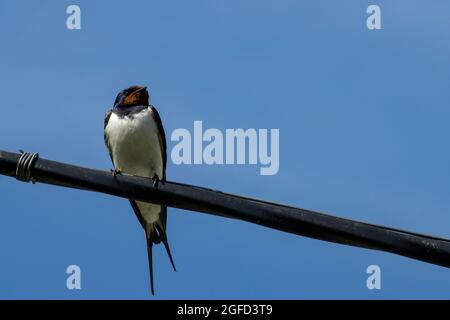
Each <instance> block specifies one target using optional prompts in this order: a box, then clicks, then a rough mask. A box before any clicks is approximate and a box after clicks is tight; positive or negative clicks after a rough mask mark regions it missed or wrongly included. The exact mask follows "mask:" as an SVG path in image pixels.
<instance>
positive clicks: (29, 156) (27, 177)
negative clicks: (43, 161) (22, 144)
mask: <svg viewBox="0 0 450 320" xmlns="http://www.w3.org/2000/svg"><path fill="white" fill-rule="evenodd" d="M20 152H21V153H22V155H21V156H20V158H19V161H18V162H17V167H16V179H17V180H20V181H24V182H30V181H31V182H33V183H36V180H35V179H34V177H33V176H32V174H31V168H32V167H33V164H34V162H35V161H36V160H37V159H39V153H30V152H24V151H22V150H20Z"/></svg>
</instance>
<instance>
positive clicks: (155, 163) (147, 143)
mask: <svg viewBox="0 0 450 320" xmlns="http://www.w3.org/2000/svg"><path fill="white" fill-rule="evenodd" d="M104 139H105V144H106V147H107V148H108V150H109V155H110V156H111V160H112V162H113V165H114V170H112V172H113V174H114V176H115V175H117V174H121V173H124V174H130V175H135V176H141V177H148V178H151V179H152V180H153V183H154V184H155V185H156V186H157V184H158V182H160V181H162V182H164V181H165V179H166V163H167V153H166V149H167V146H166V137H165V133H164V128H163V125H162V122H161V118H160V116H159V114H158V111H157V110H156V108H155V107H154V106H152V105H150V104H149V94H148V91H147V87H140V86H132V87H129V88H127V89H125V90H122V91H121V92H120V93H119V94H118V95H117V98H116V100H115V101H114V106H113V108H112V109H111V110H110V111H108V112H107V113H106V115H105V122H104ZM130 204H131V207H132V208H133V211H134V213H135V214H136V217H137V218H138V220H139V222H140V224H141V226H142V227H143V228H144V231H145V236H146V240H147V254H148V264H149V271H150V286H151V292H152V294H155V290H154V284H153V262H152V246H153V244H158V243H160V242H162V243H163V244H164V246H165V248H166V251H167V255H168V256H169V259H170V263H171V264H172V267H173V269H174V270H175V271H176V269H175V264H174V262H173V258H172V254H171V252H170V247H169V242H168V241H167V234H166V223H167V207H166V206H162V205H157V204H150V203H146V202H140V201H134V200H130Z"/></svg>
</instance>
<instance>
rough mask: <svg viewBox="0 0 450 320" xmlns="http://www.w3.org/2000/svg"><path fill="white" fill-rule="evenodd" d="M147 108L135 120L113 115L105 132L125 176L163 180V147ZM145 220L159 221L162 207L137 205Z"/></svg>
mask: <svg viewBox="0 0 450 320" xmlns="http://www.w3.org/2000/svg"><path fill="white" fill-rule="evenodd" d="M151 112H152V111H151V109H150V108H146V109H144V110H142V111H141V112H140V113H136V114H133V115H132V117H128V116H125V117H119V116H118V115H116V114H115V113H112V114H111V117H110V118H109V121H108V125H107V126H106V128H105V133H106V135H107V137H108V141H109V145H110V147H111V153H112V158H113V161H114V165H115V167H116V168H119V169H121V170H122V172H123V173H126V174H131V175H135V176H141V177H149V178H151V177H153V175H154V174H155V173H156V174H157V175H158V177H160V178H162V177H163V163H162V161H163V160H162V154H161V147H160V143H159V139H158V126H157V125H156V122H155V121H154V119H153V117H152V115H151ZM136 203H137V205H138V207H139V209H140V211H141V213H142V215H143V216H144V219H145V221H146V222H147V223H148V224H151V223H154V222H156V221H157V220H158V218H159V212H160V206H159V205H153V204H149V203H145V202H140V201H137V202H136Z"/></svg>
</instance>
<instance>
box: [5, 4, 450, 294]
mask: <svg viewBox="0 0 450 320" xmlns="http://www.w3.org/2000/svg"><path fill="white" fill-rule="evenodd" d="M371 3H375V4H378V5H380V7H381V10H382V30H379V31H369V30H367V28H366V22H365V20H366V17H367V14H366V8H367V6H368V5H369V4H371ZM69 4H79V5H80V6H81V10H82V29H81V30H74V31H69V30H68V29H67V28H66V17H67V14H66V12H65V11H66V7H67V6H68V5H69ZM449 30H450V4H449V3H448V2H446V1H406V0H403V1H370V2H369V1H317V0H314V1H312V0H310V1H234V0H233V1H230V0H226V1H225V0H220V1H219V0H217V1H206V0H205V1H197V0H194V1H164V2H163V1H153V2H150V1H39V2H37V1H12V0H9V1H1V2H0V39H1V50H0V71H1V72H0V88H1V89H0V90H1V100H0V101H1V105H0V108H1V109H0V110H1V117H0V148H1V149H4V150H9V151H17V150H18V149H25V150H28V151H36V152H39V153H40V154H41V156H42V157H44V158H49V159H54V160H58V161H63V162H70V163H73V164H78V165H83V166H88V167H93V168H100V169H105V170H108V169H109V168H110V167H111V164H110V160H109V156H108V154H107V151H106V149H105V147H104V145H103V115H104V113H105V111H106V110H107V109H109V108H110V107H111V104H112V102H113V100H114V98H115V96H116V94H117V92H118V91H119V90H121V89H122V88H124V87H126V86H129V85H131V84H143V85H147V86H148V87H149V89H150V94H151V96H152V103H153V104H154V105H155V106H156V107H157V108H158V110H159V112H160V114H161V117H162V119H163V121H164V125H165V128H166V132H167V135H170V133H171V132H172V131H173V130H174V129H176V128H188V129H191V128H192V126H193V121H194V120H202V121H203V125H204V127H206V128H209V127H214V128H219V129H221V130H225V129H226V128H240V127H241V128H279V129H280V140H281V141H280V171H279V173H278V174H277V175H275V176H260V175H259V169H258V168H257V167H255V166H207V165H196V166H194V165H191V166H189V165H181V166H176V165H174V164H173V163H171V161H169V164H168V173H167V175H168V179H169V180H174V181H180V182H184V183H190V184H197V185H201V186H207V187H212V188H215V189H219V190H223V191H227V192H233V193H237V194H242V195H248V196H252V197H257V198H262V199H267V200H272V201H276V202H281V203H286V204H290V205H294V206H299V207H304V208H309V209H313V210H317V211H323V212H327V213H331V214H335V215H339V216H344V217H348V218H352V219H357V220H362V221H368V222H371V223H376V224H384V225H388V226H394V227H398V228H403V229H409V230H413V231H417V232H422V233H428V234H434V235H438V236H443V237H450V227H449V226H450V197H449V190H450V182H449V181H450V169H449V163H450V148H449V143H448V137H449V136H450V126H449V125H448V123H449V118H450V90H449V81H450V80H449V76H450V36H449ZM172 146H173V143H170V142H169V149H171V147H172ZM0 197H1V204H2V206H1V209H0V213H1V223H0V256H1V262H0V298H8V299H14V298H44V299H46V298H58V299H60V298H61V299H66V298H68V299H72V298H82V299H91V298H114V299H115V298H125V299H128V298H138V299H147V298H151V299H153V298H155V299H164V298H189V299H190V298H289V299H297V298H302V299H303V298H307V299H309V298H369V299H380V298H450V271H449V270H448V269H445V268H441V267H438V266H433V265H430V264H426V263H422V262H417V261H414V260H411V259H407V258H403V257H399V256H395V255H392V254H387V253H382V252H376V251H368V250H363V249H359V248H352V247H346V246H340V245H336V244H330V243H326V242H321V241H316V240H311V239H307V238H303V237H298V236H294V235H290V234H286V233H282V232H279V231H273V230H270V229H267V228H263V227H259V226H256V225H252V224H249V223H245V222H240V221H233V220H228V219H223V218H220V217H213V216H208V215H204V214H199V213H194V212H187V211H182V210H176V209H170V210H169V219H168V234H169V237H170V242H171V246H172V252H173V254H174V258H175V262H176V265H177V267H178V272H176V273H174V272H173V271H172V270H171V268H170V264H169V261H168V259H167V257H166V254H165V252H164V250H163V248H162V247H157V249H156V250H155V258H154V260H155V281H156V293H157V295H156V296H155V297H152V296H151V295H150V294H149V279H148V268H147V257H146V250H145V241H144V235H143V231H142V230H141V228H140V226H139V224H138V222H137V221H136V218H135V216H134V214H133V213H132V210H131V208H130V207H129V204H128V202H127V201H126V200H124V199H119V198H113V197H110V196H106V195H103V194H95V193H88V192H83V191H76V190H70V189H63V188H57V187H51V186H46V185H39V184H38V185H31V184H28V185H27V184H23V183H18V182H16V181H15V180H13V179H11V178H7V177H0ZM71 264H77V265H79V266H80V267H81V272H82V290H80V291H69V290H67V289H66V286H65V284H66V277H67V275H66V273H65V270H66V267H67V266H68V265H71ZM371 264H377V265H379V266H380V267H381V271H382V289H381V290H378V291H376V290H375V291H370V290H368V289H367V288H366V278H367V274H366V268H367V266H368V265H371Z"/></svg>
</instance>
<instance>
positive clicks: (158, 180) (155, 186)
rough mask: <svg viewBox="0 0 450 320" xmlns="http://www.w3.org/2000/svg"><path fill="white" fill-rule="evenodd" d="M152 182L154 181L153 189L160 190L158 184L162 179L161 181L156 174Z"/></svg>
mask: <svg viewBox="0 0 450 320" xmlns="http://www.w3.org/2000/svg"><path fill="white" fill-rule="evenodd" d="M152 180H153V188H158V184H159V182H160V181H161V179H159V177H158V175H157V174H156V173H155V174H154V175H153V177H152Z"/></svg>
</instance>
